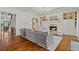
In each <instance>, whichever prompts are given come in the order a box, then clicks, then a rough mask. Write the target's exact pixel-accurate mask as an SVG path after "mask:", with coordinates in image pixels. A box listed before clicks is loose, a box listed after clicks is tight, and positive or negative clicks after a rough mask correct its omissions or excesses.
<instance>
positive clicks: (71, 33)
mask: <svg viewBox="0 0 79 59" xmlns="http://www.w3.org/2000/svg"><path fill="white" fill-rule="evenodd" d="M0 12H1V13H0V15H1V20H0V21H1V23H3V20H2V19H5V18H6V17H7V15H12V17H13V18H12V20H15V21H12V22H13V24H12V26H10V27H9V29H7V31H8V32H7V35H8V36H11V33H14V35H13V36H18V37H19V39H20V38H23V40H24V39H26V40H30V41H32V42H34V43H35V44H37V46H41V48H39V49H37V46H34V47H33V45H32V46H31V47H30V48H29V49H27V48H25V47H26V45H27V44H26V42H25V44H23V45H25V46H24V47H20V46H21V45H20V41H21V40H19V39H18V40H16V38H15V40H14V39H12V38H11V37H10V39H12V43H11V42H10V41H11V40H8V38H7V39H6V37H5V36H6V34H5V33H4V31H1V42H2V43H1V45H0V46H1V50H15V51H18V50H20V51H22V50H25V51H28V50H29V51H30V50H33V51H35V50H37V51H39V50H50V51H71V50H72V51H73V50H79V49H78V47H77V46H79V42H78V41H79V40H78V38H79V31H78V30H79V26H78V25H79V20H78V19H79V17H78V16H79V8H78V7H0ZM2 15H3V16H4V17H3V16H2ZM15 15H16V16H15ZM9 17H10V16H8V18H9ZM8 18H7V19H8ZM4 21H5V20H4ZM12 22H11V23H12ZM4 23H5V22H4ZM4 27H5V26H2V27H1V29H3V28H4ZM12 28H13V29H14V30H13V32H12V31H11V30H12ZM4 29H5V28H4ZM3 33H4V34H3ZM2 37H3V38H2ZM4 37H5V38H4ZM18 41H19V44H18V45H19V47H20V48H16V47H18V45H17V46H16V47H14V46H13V45H14V44H15V42H16V43H17V42H18ZM24 41H25V40H24ZM24 41H23V42H24ZM9 42H10V44H8V43H9ZM4 43H5V44H4ZM12 44H13V45H12ZM9 45H11V46H13V47H10V48H9V47H8V46H9ZM23 45H22V46H23ZM28 45H30V44H29V43H28ZM7 47H8V48H7ZM35 47H36V48H35ZM62 47H63V48H62ZM11 48H13V49H11ZM14 48H16V49H14ZM22 48H23V49H22ZM32 48H33V49H32ZM43 48H45V49H43Z"/></svg>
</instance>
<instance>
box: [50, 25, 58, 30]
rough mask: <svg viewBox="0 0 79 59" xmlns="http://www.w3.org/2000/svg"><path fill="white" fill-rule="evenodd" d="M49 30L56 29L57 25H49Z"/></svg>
mask: <svg viewBox="0 0 79 59" xmlns="http://www.w3.org/2000/svg"><path fill="white" fill-rule="evenodd" d="M49 28H50V31H57V26H56V25H53V26H50V27H49Z"/></svg>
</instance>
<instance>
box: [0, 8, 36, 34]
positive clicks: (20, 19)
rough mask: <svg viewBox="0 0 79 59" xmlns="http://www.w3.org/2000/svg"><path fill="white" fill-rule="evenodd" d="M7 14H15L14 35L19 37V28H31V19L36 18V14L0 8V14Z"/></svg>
mask: <svg viewBox="0 0 79 59" xmlns="http://www.w3.org/2000/svg"><path fill="white" fill-rule="evenodd" d="M1 11H3V12H9V13H14V14H16V35H20V29H21V28H28V29H31V28H32V17H37V15H36V14H34V13H32V12H24V11H21V10H17V9H14V8H7V7H6V8H5V7H3V8H0V12H1Z"/></svg>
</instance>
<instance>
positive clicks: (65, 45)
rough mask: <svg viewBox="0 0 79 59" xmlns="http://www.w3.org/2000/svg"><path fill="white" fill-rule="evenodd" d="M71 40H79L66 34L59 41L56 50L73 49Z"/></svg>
mask: <svg viewBox="0 0 79 59" xmlns="http://www.w3.org/2000/svg"><path fill="white" fill-rule="evenodd" d="M71 40H77V37H75V36H72V35H64V36H63V39H62V40H61V42H60V43H59V45H58V47H57V48H56V51H71Z"/></svg>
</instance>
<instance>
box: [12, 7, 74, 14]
mask: <svg viewBox="0 0 79 59" xmlns="http://www.w3.org/2000/svg"><path fill="white" fill-rule="evenodd" d="M12 8H14V9H17V10H20V11H24V12H31V13H36V14H39V15H43V14H49V13H53V12H57V11H59V12H60V11H63V10H67V9H75V8H74V7H73V8H69V7H12Z"/></svg>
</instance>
